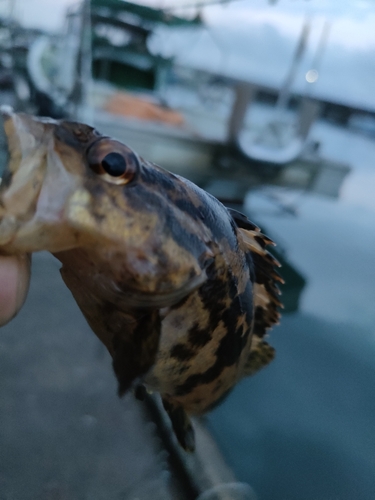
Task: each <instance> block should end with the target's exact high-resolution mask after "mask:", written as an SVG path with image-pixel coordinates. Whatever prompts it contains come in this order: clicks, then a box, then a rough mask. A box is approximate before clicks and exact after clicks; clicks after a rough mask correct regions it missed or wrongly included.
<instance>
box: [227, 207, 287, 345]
mask: <svg viewBox="0 0 375 500" xmlns="http://www.w3.org/2000/svg"><path fill="white" fill-rule="evenodd" d="M229 212H230V214H231V216H232V218H233V220H234V222H235V223H236V226H237V234H238V239H239V244H240V245H241V247H242V249H243V250H244V251H245V252H250V254H251V258H252V261H253V265H254V267H253V280H254V325H253V342H252V347H251V348H252V350H255V349H258V347H259V344H260V341H261V340H262V339H263V337H264V335H265V334H266V332H267V330H268V329H269V328H271V327H272V326H273V325H275V324H277V323H278V322H279V319H280V312H279V308H280V307H281V308H282V307H283V305H282V303H281V302H280V299H279V295H280V290H279V288H278V286H277V282H279V283H284V280H283V279H282V278H281V276H280V275H279V273H278V272H277V271H276V268H277V267H280V264H279V262H278V261H277V260H276V259H275V257H273V255H272V254H270V253H269V252H268V250H267V246H268V245H274V242H273V241H272V240H271V239H270V238H268V237H267V236H266V235H264V234H263V233H262V232H261V231H260V229H259V227H258V226H256V225H255V224H253V223H252V222H251V221H249V219H248V218H247V217H246V215H244V214H242V213H241V212H237V210H233V209H229ZM261 343H262V342H261Z"/></svg>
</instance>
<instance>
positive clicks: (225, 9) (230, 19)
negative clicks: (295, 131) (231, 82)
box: [0, 0, 375, 110]
mask: <svg viewBox="0 0 375 500" xmlns="http://www.w3.org/2000/svg"><path fill="white" fill-rule="evenodd" d="M7 3H8V0H0V9H1V10H0V12H1V11H3V12H4V9H5V8H6V4H7ZM74 3H77V2H76V0H53V1H52V0H16V5H15V14H16V16H17V17H18V19H19V20H20V21H21V22H22V23H23V24H25V25H27V26H36V27H41V28H43V29H47V30H50V31H56V30H59V29H61V28H62V26H63V16H64V12H65V9H66V8H67V6H68V5H72V4H74ZM145 3H148V4H149V5H151V6H157V7H159V6H164V7H168V6H171V5H174V6H176V5H186V4H191V3H194V0H145ZM270 3H271V2H268V1H267V0H235V1H233V2H232V3H229V4H227V5H224V6H222V5H214V6H210V7H205V8H204V9H201V14H202V16H203V19H204V21H205V26H206V27H205V29H203V30H200V31H197V30H195V31H193V32H191V31H189V30H188V31H187V32H186V33H184V36H182V34H181V31H179V32H178V33H173V32H169V33H168V34H166V33H164V32H159V35H158V36H157V37H155V40H154V44H156V45H155V46H156V47H157V48H158V49H160V50H162V52H163V54H165V55H171V56H175V57H176V58H177V61H178V62H180V63H181V64H188V65H191V66H194V67H199V68H202V69H208V70H210V71H214V72H218V73H222V74H227V75H230V76H233V77H238V78H242V79H247V80H255V81H258V82H261V83H265V84H269V85H275V86H279V85H281V84H282V82H283V81H284V79H285V77H286V75H287V72H288V69H289V68H290V64H291V61H292V57H293V53H294V50H295V47H296V45H297V42H298V37H299V35H300V33H301V30H302V26H303V24H304V23H305V22H306V20H307V19H309V20H310V26H311V28H310V37H309V41H308V50H307V51H306V53H305V56H304V58H303V59H302V61H301V64H300V67H299V70H298V73H297V77H296V79H295V82H294V88H295V89H296V90H307V91H308V92H310V93H311V94H312V95H316V96H317V97H322V98H328V99H329V98H331V99H334V100H339V101H342V102H349V103H351V104H353V105H358V106H360V107H368V108H370V109H374V110H375V92H374V91H373V89H374V88H375V57H374V55H375V29H374V26H375V0H278V1H277V2H276V3H273V4H272V5H271V4H270ZM175 12H176V13H178V12H179V11H178V10H177V11H175ZM180 12H187V13H189V12H190V13H194V12H196V11H195V10H192V9H187V10H186V9H185V10H184V11H180ZM325 22H328V23H329V24H330V28H329V35H328V43H327V45H326V49H325V51H324V53H323V55H322V58H321V61H320V64H319V68H316V69H318V74H319V78H318V80H317V81H316V82H315V83H313V84H308V83H307V82H306V78H305V76H306V73H307V71H308V70H309V69H313V68H312V66H313V60H314V54H315V51H316V49H317V46H318V42H319V37H320V35H321V32H322V28H323V25H324V23H325Z"/></svg>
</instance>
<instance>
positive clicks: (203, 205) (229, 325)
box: [0, 113, 282, 449]
mask: <svg viewBox="0 0 375 500" xmlns="http://www.w3.org/2000/svg"><path fill="white" fill-rule="evenodd" d="M5 129H6V132H7V136H8V142H9V149H10V156H11V158H10V164H9V168H8V173H7V176H6V182H4V183H3V186H2V187H1V191H0V202H1V205H0V252H2V253H19V252H32V251H36V250H41V249H45V250H49V251H51V252H52V253H53V254H54V255H55V256H56V257H57V258H58V259H59V260H60V261H61V262H62V264H63V266H62V270H61V274H62V277H63V279H64V281H65V283H66V285H67V286H68V287H69V289H70V290H71V292H72V294H73V296H74V298H75V300H76V301H77V304H78V306H79V307H80V309H81V310H82V312H83V314H84V316H85V317H86V319H87V321H88V323H89V325H90V326H91V328H92V330H93V331H94V332H95V334H96V335H97V336H98V337H99V339H100V340H101V341H102V342H103V343H104V345H105V346H106V347H107V349H108V351H109V352H110V354H111V355H112V358H113V367H114V370H115V373H116V376H117V379H118V382H119V393H120V394H123V393H124V392H125V391H127V390H128V389H129V388H130V387H131V386H132V385H133V384H134V382H137V383H138V381H141V382H142V383H144V385H145V386H146V387H147V388H148V389H151V390H154V391H158V392H159V393H160V394H161V396H162V398H163V401H164V406H165V408H166V409H167V411H168V413H169V414H170V416H171V419H172V423H173V426H174V428H175V430H176V435H177V436H178V439H179V441H180V443H181V444H182V445H183V446H184V447H185V448H186V449H193V447H194V445H193V438H192V434H191V432H192V429H191V426H190V423H189V421H188V419H187V418H186V419H185V418H184V415H185V413H184V411H186V412H187V413H189V414H201V413H204V412H205V411H207V410H208V409H209V408H210V407H211V406H213V405H214V404H215V403H216V402H217V401H219V400H220V399H221V398H222V397H223V396H224V395H225V394H226V393H227V392H228V391H229V390H230V389H231V388H232V387H233V385H234V384H235V383H236V382H237V381H238V380H239V379H240V378H241V377H242V376H244V375H246V374H251V373H254V372H255V371H257V370H258V369H260V368H261V367H262V366H264V365H265V364H267V363H268V362H269V361H270V360H271V359H272V358H273V349H272V348H271V347H270V346H268V344H267V343H266V342H265V341H264V335H265V334H266V333H267V331H268V329H269V328H270V327H272V326H273V325H274V324H275V323H277V322H278V320H279V312H278V308H279V307H280V306H281V303H280V301H279V299H278V294H279V291H278V288H277V286H276V282H277V281H282V280H281V278H280V277H279V276H278V274H277V273H276V271H275V267H277V265H278V263H277V262H276V261H275V259H273V257H272V256H271V255H270V254H269V253H268V251H267V249H266V247H267V245H269V244H271V243H272V242H271V240H269V239H268V238H267V237H265V236H264V235H262V233H261V232H260V230H259V228H257V227H256V226H255V225H254V224H252V223H251V222H250V221H249V220H248V219H247V218H246V217H245V216H244V215H243V214H240V213H239V212H236V211H233V210H229V209H227V208H226V207H224V206H223V205H222V204H221V203H220V202H219V201H218V200H217V199H216V198H214V197H212V196H211V195H209V194H208V193H206V192H205V191H203V190H201V189H200V188H198V187H197V186H195V185H194V184H193V183H191V182H189V181H188V180H186V179H184V178H182V177H179V176H177V175H174V174H172V173H170V172H168V171H166V170H164V169H162V168H160V167H159V166H157V165H154V164H152V163H150V162H148V161H146V160H144V159H142V158H140V157H138V155H137V154H136V153H135V152H133V151H132V150H131V149H130V148H128V147H127V146H124V145H121V144H120V145H119V143H118V142H117V141H114V140H112V139H110V138H106V137H104V136H101V135H100V134H99V133H98V132H97V131H96V130H94V129H93V128H91V127H88V126H86V125H83V124H78V123H72V122H66V121H53V120H41V119H36V118H34V117H29V116H26V115H22V114H12V113H9V114H7V116H6V121H5ZM103 148H104V149H103ZM102 150H105V152H106V154H107V153H110V152H113V151H115V152H116V151H117V152H120V153H121V155H122V157H123V158H124V159H125V162H126V171H127V175H128V174H129V171H130V172H131V178H130V177H129V178H130V180H129V179H127V178H126V176H125V178H124V179H123V182H122V180H121V178H117V177H113V178H110V176H109V175H108V174H107V173H104V174H103V172H102V171H100V172H99V173H98V165H97V164H96V163H95V161H94V160H92V158H94V157H96V156H98V155H99V156H100V154H101V151H102ZM93 155H94V156H93ZM105 158H107V157H105ZM101 161H102V160H100V161H99V160H98V162H99V163H100V162H101ZM103 161H104V160H103ZM100 165H102V163H100ZM100 165H99V166H100ZM33 169H34V170H33ZM24 172H26V173H27V176H28V177H27V179H26V180H27V182H26V181H25V176H26V173H24ZM30 183H31V184H32V186H33V188H32V189H31V188H30V189H29V190H28V189H27V187H28V184H30ZM25 193H26V194H27V196H26V195H25ZM20 200H21V201H20ZM181 422H183V424H181Z"/></svg>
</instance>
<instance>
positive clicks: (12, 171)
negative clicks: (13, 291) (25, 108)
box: [0, 106, 77, 254]
mask: <svg viewBox="0 0 375 500" xmlns="http://www.w3.org/2000/svg"><path fill="white" fill-rule="evenodd" d="M0 114H1V117H2V119H3V120H2V121H3V128H4V131H5V135H6V140H7V145H8V153H9V154H8V163H7V165H6V166H5V168H4V169H3V177H2V181H1V185H0V252H1V253H5V254H14V253H24V252H35V251H39V250H49V251H53V250H63V249H67V248H73V247H74V246H75V245H76V243H77V242H76V238H75V237H74V234H73V232H72V231H71V228H70V227H69V224H68V223H67V221H65V220H64V216H65V214H64V208H65V206H66V204H67V200H68V199H69V196H70V195H71V193H73V192H74V191H75V190H76V189H77V177H76V176H73V175H71V174H69V172H67V171H66V169H65V168H64V166H63V164H62V162H61V160H60V158H59V156H58V154H57V153H56V152H55V150H54V137H53V132H54V127H55V126H56V124H57V123H58V122H56V121H55V120H52V119H50V118H35V117H33V116H29V115H26V114H23V113H15V112H13V110H12V108H10V107H9V106H1V107H0Z"/></svg>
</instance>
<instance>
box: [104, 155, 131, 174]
mask: <svg viewBox="0 0 375 500" xmlns="http://www.w3.org/2000/svg"><path fill="white" fill-rule="evenodd" d="M102 167H103V168H104V170H105V171H106V172H107V174H109V175H112V176H113V177H119V176H120V175H123V174H124V173H125V171H126V161H125V158H124V157H123V156H122V155H120V153H109V154H107V156H105V157H104V158H103V160H102Z"/></svg>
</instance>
